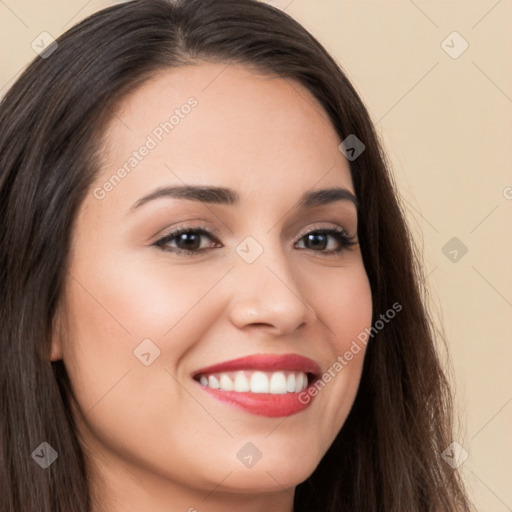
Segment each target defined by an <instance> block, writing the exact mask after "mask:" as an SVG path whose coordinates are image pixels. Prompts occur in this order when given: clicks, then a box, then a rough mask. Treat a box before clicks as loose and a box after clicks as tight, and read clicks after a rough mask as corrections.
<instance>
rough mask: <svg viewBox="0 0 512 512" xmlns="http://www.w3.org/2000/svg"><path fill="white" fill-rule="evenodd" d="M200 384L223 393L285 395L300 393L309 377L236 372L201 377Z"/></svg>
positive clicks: (298, 374) (294, 373) (295, 373)
mask: <svg viewBox="0 0 512 512" xmlns="http://www.w3.org/2000/svg"><path fill="white" fill-rule="evenodd" d="M199 382H200V383H201V385H203V386H207V387H210V388H213V389H220V390H221V391H236V392H238V393H244V392H248V391H250V392H251V393H270V394H272V395H284V394H286V393H299V392H300V391H303V390H304V389H306V387H307V386H308V377H307V375H306V374H305V373H304V372H292V371H276V372H262V371H243V370H242V371H236V372H225V373H216V374H214V375H201V377H200V378H199Z"/></svg>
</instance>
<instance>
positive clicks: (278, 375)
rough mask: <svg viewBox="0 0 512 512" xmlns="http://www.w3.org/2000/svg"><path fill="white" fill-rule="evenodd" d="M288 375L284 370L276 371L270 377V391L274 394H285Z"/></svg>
mask: <svg viewBox="0 0 512 512" xmlns="http://www.w3.org/2000/svg"><path fill="white" fill-rule="evenodd" d="M286 384H287V382H286V377H285V376H284V373H283V372H275V373H273V374H272V377H271V378H270V392H271V393H272V394H273V395H284V394H285V393H286Z"/></svg>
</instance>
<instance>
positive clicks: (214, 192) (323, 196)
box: [130, 185, 359, 211]
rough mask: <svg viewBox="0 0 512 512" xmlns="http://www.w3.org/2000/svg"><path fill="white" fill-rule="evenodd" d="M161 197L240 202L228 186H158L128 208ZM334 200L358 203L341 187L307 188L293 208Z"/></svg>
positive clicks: (224, 203)
mask: <svg viewBox="0 0 512 512" xmlns="http://www.w3.org/2000/svg"><path fill="white" fill-rule="evenodd" d="M162 197H168V198H174V199H187V200H190V201H200V202H204V203H212V204H223V205H229V206H236V205H237V204H239V203H240V195H239V194H238V193H237V192H236V191H234V190H232V189H229V188H224V187H210V186H192V185H185V186H172V187H162V188H158V189H156V190H155V191H153V192H151V193H150V194H148V195H146V196H144V197H142V198H141V199H139V200H138V201H137V202H135V204H133V205H132V206H131V208H130V211H133V210H135V209H136V208H139V207H140V206H142V205H143V204H146V203H148V202H150V201H153V200H155V199H160V198H162ZM336 201H350V202H351V203H353V204H354V206H355V207H356V208H358V206H359V203H358V201H357V198H356V196H355V195H354V194H353V193H352V192H350V190H348V189H346V188H341V187H334V188H326V189H320V190H309V191H308V192H306V193H304V194H303V196H302V197H301V198H300V199H299V201H297V203H296V204H295V209H300V208H313V207H315V206H322V205H325V204H329V203H334V202H336Z"/></svg>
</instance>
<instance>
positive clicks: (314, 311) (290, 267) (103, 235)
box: [52, 63, 372, 510]
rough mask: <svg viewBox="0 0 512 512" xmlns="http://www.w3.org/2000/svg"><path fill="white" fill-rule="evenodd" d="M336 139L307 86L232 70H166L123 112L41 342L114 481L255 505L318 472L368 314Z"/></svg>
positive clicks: (110, 132) (111, 132) (89, 443)
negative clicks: (46, 339)
mask: <svg viewBox="0 0 512 512" xmlns="http://www.w3.org/2000/svg"><path fill="white" fill-rule="evenodd" d="M340 142H341V140H340V139H339V137H338V135H337V134H336V132H335V130H334V129H333V127H332V125H331V123H330V121H329V119H328V116H327V114H326V113H325V112H324V111H323V109H322V108H321V106H320V104H319V103H318V102H317V101H316V100H315V99H314V98H313V97H312V95H311V94H310V93H309V92H308V91H307V90H306V89H305V88H303V87H302V86H301V85H299V84H298V83H296V82H293V81H291V80H287V79H282V78H278V77H275V76H266V75H261V74H258V73H256V72H255V71H253V70H250V69H249V68H246V67H242V66H237V65H229V66H226V65H225V64H212V63H199V64H197V65H193V66H192V65H190V66H187V67H183V68H180V69H171V70H167V71H165V72H161V73H160V74H159V75H157V76H156V77H155V78H154V79H152V80H151V81H150V82H147V83H145V84H144V85H143V86H142V87H141V88H139V89H138V90H137V91H136V92H134V93H132V94H131V95H130V96H129V97H127V98H126V99H125V100H124V101H123V102H122V103H121V105H120V107H119V108H118V109H117V111H116V115H115V116H113V118H112V121H111V122H110V123H109V125H108V127H107V130H106V133H105V136H104V144H103V149H102V156H103V161H102V166H101V169H100V173H99V174H98V176H97V179H96V181H95V183H94V184H93V185H92V187H91V190H90V192H89V193H88V194H87V197H86V199H85V202H84V203H83V205H82V207H81V209H80V212H79V215H78V217H77V219H76V224H75V227H74V231H73V240H72V247H71V252H70V260H69V268H68V272H69V273H68V274H66V275H67V282H66V287H65V293H64V295H63V298H64V302H63V304H64V307H63V309H62V310H61V318H62V322H61V324H59V325H61V328H59V329H58V331H57V334H56V335H55V338H54V341H53V345H52V359H53V360H56V359H63V361H64V364H65V366H66V368H67V371H68V374H69V376H70V380H71V383H72V386H73V389H74V392H75V395H76V400H77V404H76V407H74V415H75V417H76V421H77V425H78V432H79V437H80V440H81V442H82V443H83V445H84V447H85V450H86V454H87V457H88V459H89V462H90V464H92V466H93V467H94V468H95V470H96V471H97V474H98V475H99V474H101V475H102V478H103V479H104V480H105V481H113V480H114V479H116V482H117V483H116V484H115V485H117V486H118V488H121V487H122V486H123V483H122V482H123V478H124V477H125V476H127V479H129V480H130V481H131V482H132V483H133V482H136V486H138V487H139V488H140V487H144V488H145V489H148V490H149V489H151V490H152V491H153V492H155V493H157V492H160V491H158V490H157V489H160V490H162V489H164V488H166V489H174V490H175V489H177V488H179V489H185V488H188V489H197V490H202V491H205V492H209V491H210V490H211V489H213V488H216V489H217V491H216V492H217V493H242V492H243V493H245V494H246V495H248V494H250V493H262V492H267V493H268V492H272V491H278V490H282V489H290V488H293V487H295V486H296V485H297V484H298V483H300V482H301V481H303V480H305V479H306V478H307V477H308V476H309V475H310V474H311V473H312V472H313V470H314V469H315V467H316V466H317V465H318V463H319V461H320V460H321V458H322V456H323V455H324V454H325V452H326V451H327V449H328V448H329V446H330V445H331V443H332V441H333V440H334V438H335V437H336V435H337V434H338V432H339V431H340V429H341V427H342V425H343V423H344V421H345V419H346V417H347V415H348V412H349V410H350V407H351V405H352V403H353V401H354V398H355V395H356V391H357V387H358V384H359V380H360V375H361V370H362V364H363V358H364V347H363V348H360V350H359V352H357V353H355V354H354V351H352V354H353V357H352V358H350V360H347V357H344V354H345V353H346V352H347V351H350V349H351V346H352V347H353V341H354V340H355V339H356V338H357V335H358V334H360V333H361V332H362V331H363V330H364V329H365V328H366V327H369V326H370V324H371V317H372V310H371V292H370V287H369V283H368V278H367V275H366V272H365V269H364V266H363V262H362V257H361V252H360V247H359V245H358V243H357V211H356V207H355V205H354V202H353V201H352V197H353V195H354V188H353V184H352V180H351V176H350V171H349V166H348V162H347V160H346V159H345V157H344V156H343V154H342V153H341V152H340V151H339V149H338V145H339V144H340ZM144 148H146V149H144ZM178 187H179V189H178ZM185 187H186V188H185ZM199 187H200V188H201V189H202V190H200V189H199ZM217 189H220V190H217ZM326 189H335V190H334V191H333V192H331V193H324V194H316V195H315V192H318V191H320V190H326ZM340 358H341V359H340ZM341 360H343V361H344V363H342V362H341ZM336 363H338V364H336ZM340 366H341V369H340ZM329 375H330V378H329ZM306 386H307V387H306ZM113 475H115V477H114V476H113ZM112 485H114V484H112ZM158 485H160V487H158ZM131 492H132V491H130V490H126V491H125V495H126V496H129V495H130V493H131ZM162 492H163V491H162ZM185 510H186V509H185Z"/></svg>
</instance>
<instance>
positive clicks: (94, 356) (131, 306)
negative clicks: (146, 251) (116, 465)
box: [64, 251, 223, 408]
mask: <svg viewBox="0 0 512 512" xmlns="http://www.w3.org/2000/svg"><path fill="white" fill-rule="evenodd" d="M81 254H82V256H81V258H80V259H77V260H75V261H74V262H73V263H74V264H73V265H72V266H71V269H70V274H71V276H72V278H70V280H69V285H68V292H67V304H68V312H69V318H68V323H69V332H68V336H67V343H66V342H65V343H64V359H65V361H66V366H67V367H68V371H69V373H70V374H72V378H73V379H74V380H75V381H76V383H77V387H76V389H80V390H82V392H83V393H84V395H83V400H84V403H83V407H84V408H88V407H90V406H92V405H93V404H94V403H96V402H97V400H98V399H99V398H100V397H101V396H102V394H104V393H105V390H106V389H108V388H109V387H111V386H112V385H113V384H115V382H116V381H117V380H118V379H119V378H120V377H122V375H123V374H124V373H125V372H126V371H128V370H129V369H130V368H131V367H133V366H134V365H135V366H136V367H137V366H140V365H141V362H140V360H138V359H137V358H136V354H138V352H139V351H138V347H139V346H144V347H146V346H148V345H147V342H144V343H145V344H144V345H141V343H142V342H143V340H147V339H149V340H151V342H152V344H149V346H150V347H153V348H152V349H151V350H152V353H151V357H154V356H155V355H157V354H158V358H157V359H155V362H154V363H152V365H151V366H152V367H162V368H163V367H165V366H175V365H176V363H177V362H178V361H179V360H180V359H181V358H182V357H183V356H184V355H185V354H186V353H187V351H188V350H190V349H191V348H192V347H193V346H194V345H195V343H196V341H195V340H200V339H201V337H202V335H203V334H204V332H206V331H207V329H208V328H209V326H210V325H211V324H212V323H214V321H215V319H216V318H218V316H219V313H218V310H219V308H220V304H219V302H218V301H215V300H212V293H211V291H212V290H213V291H215V290H214V287H215V284H216V282H218V281H219V278H220V277H222V274H223V271H222V269H212V268H211V267H210V268H209V269H208V271H207V272H206V271H190V270H187V271H185V270H184V269H183V267H181V266H179V265H175V266H174V267H170V266H169V264H168V263H167V264H166V265H165V264H164V263H165V262H164V261H156V262H153V264H152V265H148V264H147V263H146V264H144V263H142V262H140V261H138V260H137V259H136V258H133V259H131V260H128V259H124V260H123V259H122V257H120V255H115V257H113V258H111V259H109V258H103V259H102V260H101V261H100V260H98V259H96V260H94V254H93V252H92V251H91V252H89V253H87V251H83V252H82V253H81ZM198 319H200V320H201V321H198ZM70 377H71V375H70ZM85 384H86V385H85Z"/></svg>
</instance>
